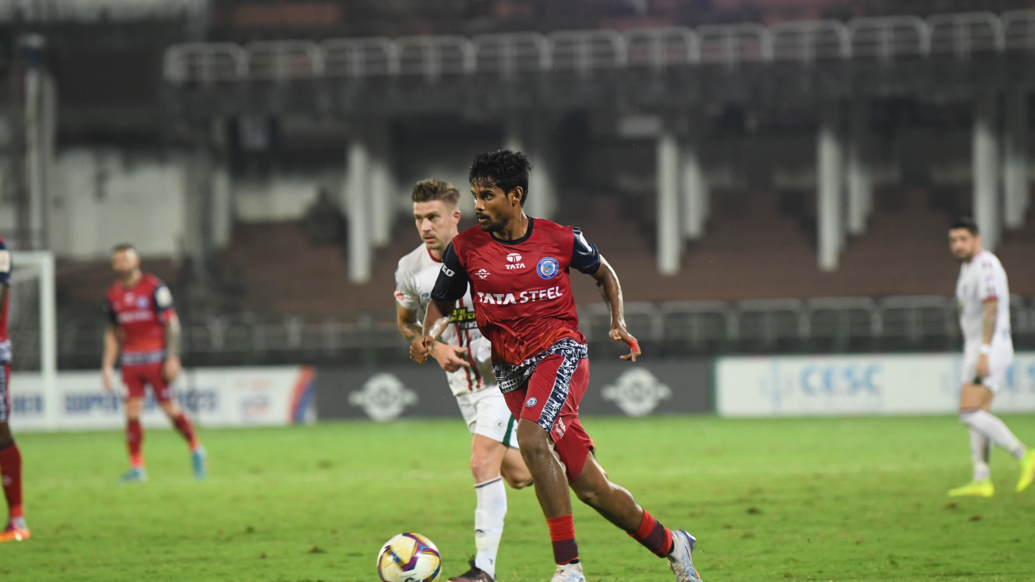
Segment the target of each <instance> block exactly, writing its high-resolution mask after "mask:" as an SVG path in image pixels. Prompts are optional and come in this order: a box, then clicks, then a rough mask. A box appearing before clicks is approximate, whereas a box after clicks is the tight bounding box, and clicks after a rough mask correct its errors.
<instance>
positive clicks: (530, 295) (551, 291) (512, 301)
mask: <svg viewBox="0 0 1035 582" xmlns="http://www.w3.org/2000/svg"><path fill="white" fill-rule="evenodd" d="M563 296H564V293H563V292H561V288H560V287H559V286H558V287H550V288H548V289H533V290H531V291H522V292H520V293H518V294H517V295H515V294H513V293H482V292H481V291H479V292H478V302H479V303H485V304H487V305H518V304H522V303H534V302H536V301H552V300H554V299H560V298H561V297H563Z"/></svg>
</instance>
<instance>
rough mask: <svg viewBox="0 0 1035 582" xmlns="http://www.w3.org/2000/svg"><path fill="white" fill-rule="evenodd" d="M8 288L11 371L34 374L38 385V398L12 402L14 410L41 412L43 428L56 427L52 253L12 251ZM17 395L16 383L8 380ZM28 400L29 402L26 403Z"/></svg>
mask: <svg viewBox="0 0 1035 582" xmlns="http://www.w3.org/2000/svg"><path fill="white" fill-rule="evenodd" d="M11 263H12V265H11V266H12V270H11V288H10V292H9V295H10V303H9V309H8V322H7V323H8V326H7V329H8V332H9V335H10V337H11V354H12V358H11V371H12V372H13V373H16V374H19V373H22V374H25V375H26V376H30V375H31V376H36V377H37V378H38V383H37V382H32V383H33V384H36V385H38V386H40V388H41V389H42V402H39V401H38V400H39V399H36V400H33V401H27V402H26V403H23V406H19V403H18V402H14V405H15V406H14V413H15V414H16V415H17V414H18V412H19V408H22V407H25V408H33V409H34V410H32V411H29V410H25V411H24V412H26V413H29V412H35V413H36V414H39V412H40V411H39V410H38V409H37V406H38V405H42V409H43V410H42V413H43V416H44V418H45V421H46V428H47V430H56V429H57V418H58V416H57V412H58V407H59V406H60V402H59V398H58V395H57V308H56V305H55V296H54V255H53V254H51V253H50V252H48V251H14V252H13V253H12V257H11ZM12 389H13V395H12V396H14V397H17V395H18V387H17V383H14V384H12ZM30 403H31V404H32V405H31V406H29V404H30Z"/></svg>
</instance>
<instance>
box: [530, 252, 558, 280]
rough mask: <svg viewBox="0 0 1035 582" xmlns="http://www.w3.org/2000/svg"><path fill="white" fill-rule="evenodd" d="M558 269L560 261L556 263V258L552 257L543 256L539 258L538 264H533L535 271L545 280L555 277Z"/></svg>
mask: <svg viewBox="0 0 1035 582" xmlns="http://www.w3.org/2000/svg"><path fill="white" fill-rule="evenodd" d="M560 270H561V265H560V263H558V262H557V259H555V258H553V257H544V258H542V259H540V260H539V264H537V265H536V266H535V271H536V273H539V276H540V277H542V278H543V279H545V280H547V281H549V280H550V279H553V278H554V277H556V276H557V273H559V272H560Z"/></svg>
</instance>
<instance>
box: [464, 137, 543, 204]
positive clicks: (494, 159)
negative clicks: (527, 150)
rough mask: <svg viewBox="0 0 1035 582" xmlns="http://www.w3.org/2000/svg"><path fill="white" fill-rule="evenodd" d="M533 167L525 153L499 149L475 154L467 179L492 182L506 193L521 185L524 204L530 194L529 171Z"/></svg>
mask: <svg viewBox="0 0 1035 582" xmlns="http://www.w3.org/2000/svg"><path fill="white" fill-rule="evenodd" d="M531 169H532V164H531V163H530V162H529V161H528V158H526V157H525V154H523V153H521V152H512V151H510V150H498V151H495V152H488V153H484V154H478V155H477V156H474V161H473V162H471V171H470V172H468V173H467V180H468V181H469V182H471V183H472V184H473V183H474V181H475V180H481V181H483V182H486V183H489V184H492V185H493V186H496V187H497V188H499V189H500V190H503V192H504V193H505V194H509V193H510V192H512V191H513V190H514V188H517V187H520V188H521V191H522V194H521V204H524V203H525V198H526V197H527V196H528V172H529V171H530V170H531Z"/></svg>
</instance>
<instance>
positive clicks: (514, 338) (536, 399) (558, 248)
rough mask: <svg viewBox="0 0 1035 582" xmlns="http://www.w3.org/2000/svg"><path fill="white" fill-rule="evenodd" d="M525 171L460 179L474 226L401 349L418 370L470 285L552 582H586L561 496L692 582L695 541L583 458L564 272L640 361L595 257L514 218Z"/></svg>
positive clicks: (493, 170)
mask: <svg viewBox="0 0 1035 582" xmlns="http://www.w3.org/2000/svg"><path fill="white" fill-rule="evenodd" d="M529 170H531V164H529V163H528V159H527V158H525V156H524V155H522V154H521V153H519V152H511V151H507V150H503V151H497V152H492V153H487V154H481V155H478V156H477V157H475V159H474V162H473V163H472V165H471V171H470V173H469V175H468V177H469V179H470V182H471V192H472V194H474V202H475V215H476V216H477V218H478V225H479V228H470V229H468V230H466V231H464V232H463V233H461V234H460V235H458V236H456V237H455V238H453V240H452V242H451V243H450V245H449V246H448V247H446V250H445V252H444V253H443V255H442V269H441V272H440V273H439V276H438V280H437V281H436V283H435V288H434V290H433V291H432V293H431V299H432V301H431V302H430V303H429V304H428V308H427V315H426V316H425V319H424V335H423V336H421V337H419V338H416V339H415V340H414V341H413V343H412V344H411V345H410V357H411V358H412V359H413V360H415V361H417V362H418V363H421V364H423V363H424V362H425V361H426V360H427V358H428V354H429V353H430V352H431V350H432V348H433V347H434V345H435V342H436V340H437V338H438V337H439V336H440V335H441V334H442V332H443V330H444V329H445V328H446V326H448V324H449V317H448V314H450V313H452V312H453V308H454V306H455V302H456V300H457V299H458V298H459V297H462V296H463V295H464V293H465V292H466V291H467V289H468V286H469V285H470V287H471V291H472V293H471V295H472V296H473V299H474V302H475V303H476V304H477V307H476V309H475V313H476V318H477V322H478V329H480V330H481V332H482V334H483V335H484V336H485V337H487V338H489V341H490V342H491V343H492V363H493V370H494V372H495V375H496V379H497V381H498V383H499V386H500V390H501V391H502V392H503V395H504V397H505V398H506V399H507V405H508V407H509V408H510V410H511V412H512V413H513V414H514V417H515V418H517V419H518V443H519V444H520V445H521V455H522V457H524V459H525V463H526V464H527V465H528V468H529V470H530V471H531V472H532V478H533V480H534V485H535V493H536V497H537V498H538V499H539V505H540V506H541V507H542V509H543V513H544V514H545V516H546V521H547V524H548V525H549V528H550V537H551V539H552V541H553V553H554V560H555V561H556V563H557V570H556V573H555V574H554V576H553V582H584V581H585V576H584V575H583V572H582V564H581V563H580V562H579V551H578V545H577V544H576V543H575V523H574V521H573V519H572V510H571V497H570V495H569V494H568V487H571V489H572V490H574V491H575V494H576V496H578V498H579V499H580V500H581V501H582V502H583V503H586V504H587V505H589V506H590V507H592V508H593V509H595V510H597V512H599V513H600V514H601V515H603V516H604V518H606V519H607V520H608V521H610V522H611V523H613V524H615V525H616V526H618V527H620V528H622V529H623V530H625V531H626V532H627V533H628V534H629V535H630V536H632V537H633V538H635V539H636V540H637V541H638V542H640V543H641V544H643V545H644V546H645V547H646V548H647V549H648V550H650V551H651V552H653V553H654V554H656V555H657V556H659V557H664V558H667V559H668V563H669V567H670V568H671V569H672V571H673V572H674V573H675V575H676V580H678V581H679V582H699V581H700V576H698V574H697V570H696V569H695V568H694V565H693V561H692V559H691V553H692V551H693V547H694V542H695V539H694V537H693V536H691V535H690V534H688V533H687V532H685V531H681V530H677V531H671V530H669V529H668V528H666V527H665V526H664V525H662V524H661V522H659V521H657V520H656V519H655V518H654V517H653V516H651V514H650V513H648V512H647V511H646V510H645V509H643V508H642V507H640V506H639V505H637V503H636V500H635V499H633V497H632V495H631V494H630V493H629V492H628V491H627V490H625V489H624V488H622V487H621V486H619V485H617V484H614V483H612V482H611V481H609V480H608V478H607V476H606V474H605V473H604V470H603V469H602V468H601V467H600V465H599V464H597V462H596V459H595V458H594V457H593V456H591V455H590V453H591V452H592V450H593V441H592V440H590V438H589V435H587V434H586V431H585V430H584V429H583V428H582V424H581V423H580V422H579V414H578V413H579V402H580V401H581V399H582V395H583V394H584V393H585V391H586V388H587V385H588V383H589V362H588V360H587V355H588V350H587V346H586V338H585V337H584V336H583V335H582V333H580V332H579V325H578V315H577V313H576V311H575V301H574V298H573V297H572V291H571V283H570V280H569V274H570V270H571V269H575V270H577V271H581V272H583V273H585V274H587V275H590V276H591V277H593V278H594V279H595V280H596V282H597V286H598V287H599V289H600V292H601V295H603V297H604V300H605V301H606V302H607V304H608V306H609V307H610V309H611V331H610V336H611V338H612V339H614V340H616V341H623V342H625V343H627V344H628V345H629V348H630V352H629V353H628V354H626V355H624V356H621V358H622V359H623V360H632V361H635V360H636V358H637V356H639V355H640V349H639V346H638V345H637V343H636V339H635V338H634V337H633V336H632V335H630V334H629V332H628V331H627V330H626V328H625V313H624V306H623V304H622V288H621V286H620V285H619V283H618V277H617V275H615V272H614V270H613V269H612V268H611V266H610V265H609V264H608V263H607V261H606V260H604V258H603V257H602V256H600V253H599V252H598V251H597V248H596V247H595V246H594V245H592V244H590V243H588V242H587V241H586V239H585V237H583V236H582V233H581V232H580V231H579V229H577V228H572V227H570V226H561V225H559V224H557V223H554V222H550V221H548V220H544V219H541V218H540V219H536V218H530V217H528V216H526V215H525V213H524V212H523V210H522V207H523V204H524V201H525V195H526V192H527V191H528V172H529Z"/></svg>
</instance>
